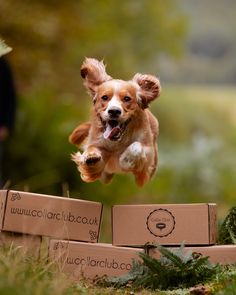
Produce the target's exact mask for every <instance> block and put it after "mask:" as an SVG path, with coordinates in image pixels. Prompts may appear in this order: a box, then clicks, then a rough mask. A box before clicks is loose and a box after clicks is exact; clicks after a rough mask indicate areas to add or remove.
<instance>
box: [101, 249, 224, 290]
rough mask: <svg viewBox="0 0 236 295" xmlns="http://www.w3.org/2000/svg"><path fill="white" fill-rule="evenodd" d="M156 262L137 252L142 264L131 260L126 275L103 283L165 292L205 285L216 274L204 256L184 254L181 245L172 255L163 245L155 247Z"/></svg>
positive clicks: (216, 268)
mask: <svg viewBox="0 0 236 295" xmlns="http://www.w3.org/2000/svg"><path fill="white" fill-rule="evenodd" d="M156 248H157V250H158V251H160V253H161V255H162V256H161V257H160V259H155V258H153V257H150V256H149V255H148V254H145V253H140V257H141V259H142V263H141V262H140V261H136V262H135V261H134V262H133V266H132V269H131V270H130V272H129V274H127V275H125V276H122V277H118V278H110V279H107V280H106V284H107V285H108V286H113V287H122V286H126V285H127V284H128V283H129V285H130V284H131V285H132V287H133V288H140V287H142V288H147V289H152V290H156V289H159V290H167V289H173V288H180V287H181V288H188V287H191V286H194V285H196V284H198V283H203V282H207V281H208V280H209V279H211V278H212V277H213V276H214V275H215V276H216V275H217V272H218V271H219V266H218V265H216V266H215V265H213V264H211V263H210V262H209V260H208V257H204V256H202V255H201V254H198V253H192V252H189V251H188V252H187V254H186V255H185V253H186V251H185V249H184V246H183V245H181V247H180V248H178V249H177V250H176V251H175V252H174V251H172V250H170V249H167V248H165V247H163V246H156Z"/></svg>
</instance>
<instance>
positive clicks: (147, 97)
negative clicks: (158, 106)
mask: <svg viewBox="0 0 236 295" xmlns="http://www.w3.org/2000/svg"><path fill="white" fill-rule="evenodd" d="M133 81H134V82H136V83H137V84H138V85H139V87H140V89H139V91H138V98H139V104H140V106H141V107H142V108H143V109H145V108H147V107H148V105H149V103H150V102H151V101H153V100H154V99H155V98H157V97H158V96H159V95H160V93H161V84H160V81H159V80H158V79H157V78H156V77H155V76H152V75H147V74H145V75H143V74H139V73H138V74H136V75H135V76H134V77H133Z"/></svg>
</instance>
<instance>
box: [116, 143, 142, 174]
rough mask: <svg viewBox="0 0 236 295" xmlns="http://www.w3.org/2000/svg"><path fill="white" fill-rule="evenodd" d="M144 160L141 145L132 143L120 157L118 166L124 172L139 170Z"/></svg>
mask: <svg viewBox="0 0 236 295" xmlns="http://www.w3.org/2000/svg"><path fill="white" fill-rule="evenodd" d="M145 160H146V155H145V151H144V149H143V146H142V144H141V143H140V142H134V143H132V144H131V145H130V146H129V147H128V148H127V149H126V150H125V151H124V153H123V154H122V155H121V157H120V166H121V168H122V169H123V170H125V171H131V170H134V169H135V170H141V169H142V168H143V164H144V162H145Z"/></svg>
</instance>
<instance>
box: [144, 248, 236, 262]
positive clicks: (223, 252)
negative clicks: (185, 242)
mask: <svg viewBox="0 0 236 295" xmlns="http://www.w3.org/2000/svg"><path fill="white" fill-rule="evenodd" d="M169 249H172V250H173V251H175V249H176V248H169ZM188 251H192V252H196V253H200V254H202V255H203V256H208V257H209V261H210V262H212V263H220V264H234V263H236V245H214V246H201V247H185V248H184V252H186V253H187V252H188ZM148 254H149V255H150V256H151V257H154V258H156V259H158V258H160V252H159V251H158V250H157V249H153V248H151V249H149V253H148Z"/></svg>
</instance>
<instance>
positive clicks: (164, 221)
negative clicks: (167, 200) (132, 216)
mask: <svg viewBox="0 0 236 295" xmlns="http://www.w3.org/2000/svg"><path fill="white" fill-rule="evenodd" d="M146 223H147V228H148V230H149V231H150V233H151V234H153V235H154V236H156V237H160V238H162V237H166V236H168V235H169V234H171V233H172V232H173V230H174V228H175V217H174V215H173V214H172V213H171V212H170V211H168V210H167V209H161V208H160V209H156V210H154V211H152V212H151V213H150V214H149V216H148V218H147V222H146Z"/></svg>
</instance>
